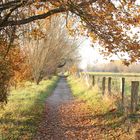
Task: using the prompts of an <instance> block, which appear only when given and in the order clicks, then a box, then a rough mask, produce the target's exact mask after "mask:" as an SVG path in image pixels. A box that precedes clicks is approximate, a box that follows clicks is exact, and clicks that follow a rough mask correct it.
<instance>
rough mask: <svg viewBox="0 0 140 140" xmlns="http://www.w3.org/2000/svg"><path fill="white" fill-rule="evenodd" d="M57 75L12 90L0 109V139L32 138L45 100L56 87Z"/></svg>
mask: <svg viewBox="0 0 140 140" xmlns="http://www.w3.org/2000/svg"><path fill="white" fill-rule="evenodd" d="M57 81H58V78H57V77H53V78H52V79H51V80H44V81H42V82H41V83H40V84H39V85H36V84H34V83H30V82H27V83H26V84H25V86H24V87H19V88H17V89H16V90H12V91H11V93H10V96H9V101H8V104H7V105H6V106H5V107H4V108H3V109H1V110H0V140H25V139H26V140H27V139H28V140H29V139H32V138H33V136H34V134H35V132H36V130H37V125H38V123H39V122H40V120H41V119H42V117H41V116H42V113H43V111H44V108H45V100H46V98H47V97H48V96H49V95H50V93H51V92H52V91H53V89H54V88H55V87H56V83H57Z"/></svg>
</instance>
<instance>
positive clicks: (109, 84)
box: [108, 77, 111, 95]
mask: <svg viewBox="0 0 140 140" xmlns="http://www.w3.org/2000/svg"><path fill="white" fill-rule="evenodd" d="M108 94H109V95H110V94H111V77H109V78H108Z"/></svg>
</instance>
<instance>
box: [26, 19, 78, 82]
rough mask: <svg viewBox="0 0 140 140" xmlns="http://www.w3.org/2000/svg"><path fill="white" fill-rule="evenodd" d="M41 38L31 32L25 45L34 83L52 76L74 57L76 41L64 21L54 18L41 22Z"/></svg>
mask: <svg viewBox="0 0 140 140" xmlns="http://www.w3.org/2000/svg"><path fill="white" fill-rule="evenodd" d="M41 27H43V30H42V31H41V28H40V32H42V34H43V38H40V36H36V34H35V32H34V30H33V32H31V34H30V35H31V36H32V39H30V41H29V42H28V43H27V44H28V45H27V46H26V48H25V49H26V53H27V57H28V61H29V66H30V67H31V74H32V77H33V78H34V81H35V82H36V83H37V84H39V82H40V81H41V80H42V79H43V78H44V77H45V76H50V75H52V74H54V73H55V72H56V70H57V68H60V67H63V66H64V65H65V64H66V63H68V62H69V60H72V59H73V58H72V57H74V55H76V51H77V48H76V41H75V40H74V39H72V38H71V37H70V36H69V34H68V31H67V30H66V28H65V24H64V19H63V18H60V17H55V18H52V19H50V21H49V22H48V21H47V20H44V21H42V22H41Z"/></svg>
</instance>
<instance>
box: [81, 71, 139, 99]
mask: <svg viewBox="0 0 140 140" xmlns="http://www.w3.org/2000/svg"><path fill="white" fill-rule="evenodd" d="M82 74H83V75H85V74H89V75H90V76H95V84H96V85H97V86H98V87H99V88H100V89H101V88H102V79H103V77H106V89H107V84H108V81H107V80H108V78H109V77H111V85H112V86H111V88H112V93H114V94H115V93H117V94H120V93H121V84H122V83H121V82H122V78H125V86H124V88H125V95H129V96H130V94H131V82H132V81H140V73H111V72H86V73H84V72H83V73H82ZM139 91H140V86H139Z"/></svg>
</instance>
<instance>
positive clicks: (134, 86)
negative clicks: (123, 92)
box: [131, 81, 139, 113]
mask: <svg viewBox="0 0 140 140" xmlns="http://www.w3.org/2000/svg"><path fill="white" fill-rule="evenodd" d="M138 90H139V81H132V82H131V113H135V112H136V109H137V104H138Z"/></svg>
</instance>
